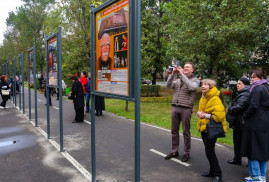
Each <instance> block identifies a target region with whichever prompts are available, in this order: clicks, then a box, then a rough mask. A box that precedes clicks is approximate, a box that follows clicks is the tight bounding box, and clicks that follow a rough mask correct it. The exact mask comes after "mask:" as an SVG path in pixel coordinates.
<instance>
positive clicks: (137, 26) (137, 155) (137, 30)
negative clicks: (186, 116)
mask: <svg viewBox="0 0 269 182" xmlns="http://www.w3.org/2000/svg"><path fill="white" fill-rule="evenodd" d="M132 3H133V5H132V6H133V7H134V9H133V11H134V12H135V17H134V24H135V27H134V29H135V33H134V38H135V40H134V64H135V72H134V75H135V76H134V78H135V85H136V86H135V87H134V89H135V181H136V182H138V181H140V38H141V28H140V27H141V26H140V23H141V14H140V12H141V1H140V0H137V1H132Z"/></svg>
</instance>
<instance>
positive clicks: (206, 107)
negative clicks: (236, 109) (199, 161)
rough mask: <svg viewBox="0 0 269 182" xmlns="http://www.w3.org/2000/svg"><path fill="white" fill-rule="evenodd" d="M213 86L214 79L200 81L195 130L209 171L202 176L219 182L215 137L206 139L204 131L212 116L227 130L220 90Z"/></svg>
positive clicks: (220, 173) (220, 176) (219, 174)
mask: <svg viewBox="0 0 269 182" xmlns="http://www.w3.org/2000/svg"><path fill="white" fill-rule="evenodd" d="M215 86H216V82H215V81H214V80H211V79H204V80H203V81H202V97H201V99H200V101H199V110H198V112H197V116H198V121H197V130H198V131H199V132H200V133H201V136H202V140H203V143H204V146H205V153H206V157H207V159H208V161H209V165H210V169H209V171H207V172H205V173H203V174H202V176H204V177H214V179H213V182H220V181H222V172H221V169H220V166H219V162H218V158H217V155H216V153H215V143H216V141H217V139H208V138H207V131H206V130H207V128H206V124H207V123H208V122H209V121H210V117H212V118H213V119H214V121H215V122H221V123H222V126H223V130H224V132H227V126H226V119H225V108H224V106H223V104H222V102H221V100H220V98H219V95H220V91H219V90H218V89H217V88H216V87H215Z"/></svg>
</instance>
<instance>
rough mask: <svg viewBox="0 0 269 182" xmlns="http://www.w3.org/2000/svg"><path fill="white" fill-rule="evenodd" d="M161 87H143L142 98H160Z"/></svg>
mask: <svg viewBox="0 0 269 182" xmlns="http://www.w3.org/2000/svg"><path fill="white" fill-rule="evenodd" d="M159 89H160V85H141V96H142V97H158V96H159Z"/></svg>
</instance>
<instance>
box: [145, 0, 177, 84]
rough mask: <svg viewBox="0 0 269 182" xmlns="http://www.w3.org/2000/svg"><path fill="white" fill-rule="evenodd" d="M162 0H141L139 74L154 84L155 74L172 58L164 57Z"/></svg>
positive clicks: (164, 35)
mask: <svg viewBox="0 0 269 182" xmlns="http://www.w3.org/2000/svg"><path fill="white" fill-rule="evenodd" d="M166 2H167V1H164V0H142V12H141V19H142V20H141V32H142V34H141V74H142V75H143V76H145V77H150V78H151V79H152V84H153V85H155V84H156V74H157V73H158V72H162V71H163V67H164V66H167V65H169V63H171V60H172V56H166V55H165V53H166V50H167V41H166V38H167V35H166V34H165V28H164V27H165V21H164V19H163V16H164V5H165V3H166Z"/></svg>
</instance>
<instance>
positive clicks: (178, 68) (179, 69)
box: [177, 66, 184, 75]
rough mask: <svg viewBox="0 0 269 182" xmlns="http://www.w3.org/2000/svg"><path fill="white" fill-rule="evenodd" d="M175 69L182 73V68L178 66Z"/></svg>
mask: <svg viewBox="0 0 269 182" xmlns="http://www.w3.org/2000/svg"><path fill="white" fill-rule="evenodd" d="M177 71H178V72H179V74H180V75H182V74H183V71H184V70H183V69H182V68H181V67H180V66H179V67H177Z"/></svg>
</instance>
